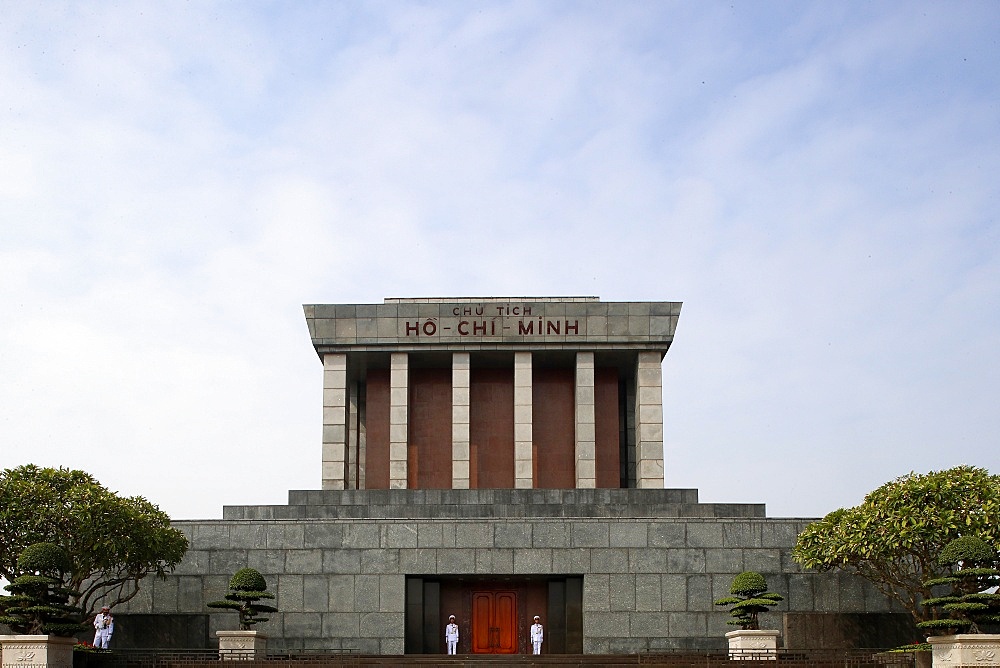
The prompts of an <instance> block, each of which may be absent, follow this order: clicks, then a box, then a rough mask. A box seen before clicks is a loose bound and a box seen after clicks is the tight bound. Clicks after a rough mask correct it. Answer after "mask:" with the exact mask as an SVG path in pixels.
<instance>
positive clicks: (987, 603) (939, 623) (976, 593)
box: [917, 535, 1000, 633]
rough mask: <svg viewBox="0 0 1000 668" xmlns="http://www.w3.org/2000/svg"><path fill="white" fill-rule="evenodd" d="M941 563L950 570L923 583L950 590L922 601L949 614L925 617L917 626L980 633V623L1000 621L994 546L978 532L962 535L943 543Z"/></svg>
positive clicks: (999, 581)
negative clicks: (936, 617)
mask: <svg viewBox="0 0 1000 668" xmlns="http://www.w3.org/2000/svg"><path fill="white" fill-rule="evenodd" d="M938 563H939V564H941V565H943V566H946V567H948V568H949V570H950V573H949V574H948V575H944V576H942V577H937V578H933V579H931V580H928V581H927V582H925V583H924V584H925V585H926V586H928V587H935V586H942V585H948V586H950V587H951V592H950V593H949V594H948V595H946V596H935V597H930V598H926V599H924V602H923V605H924V606H925V607H927V608H929V609H940V610H942V611H944V612H946V613H948V618H947V619H929V620H925V621H922V622H920V623H919V624H917V626H918V627H920V628H922V629H929V630H932V631H940V630H944V631H945V632H947V633H954V632H957V631H965V632H967V633H979V632H980V631H979V625H980V624H990V623H997V622H998V621H1000V594H998V593H996V587H997V585H1000V569H998V568H997V566H1000V555H998V554H997V551H996V549H995V548H993V547H992V546H991V545H990V544H989V543H987V542H986V541H984V540H983V539H981V538H979V537H978V536H971V535H970V536H961V537H959V538H956V539H955V540H953V541H951V542H950V543H948V544H947V545H945V546H944V548H943V549H942V550H941V555H940V557H939V558H938Z"/></svg>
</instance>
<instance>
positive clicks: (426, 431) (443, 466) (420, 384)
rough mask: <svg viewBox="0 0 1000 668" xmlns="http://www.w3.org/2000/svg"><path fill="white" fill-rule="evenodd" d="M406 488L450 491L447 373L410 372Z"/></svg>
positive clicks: (434, 371) (448, 386) (450, 454)
mask: <svg viewBox="0 0 1000 668" xmlns="http://www.w3.org/2000/svg"><path fill="white" fill-rule="evenodd" d="M409 386H410V387H409V407H408V413H407V428H408V430H409V436H408V438H407V442H408V445H407V464H406V473H407V487H409V488H410V489H451V459H452V453H451V417H452V411H451V369H410V372H409Z"/></svg>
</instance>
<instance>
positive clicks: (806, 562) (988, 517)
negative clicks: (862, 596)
mask: <svg viewBox="0 0 1000 668" xmlns="http://www.w3.org/2000/svg"><path fill="white" fill-rule="evenodd" d="M973 534H975V535H978V536H979V537H980V538H982V539H983V540H984V541H986V542H987V543H990V544H993V545H997V544H998V542H1000V476H996V475H991V474H990V472H989V471H987V470H986V469H983V468H977V467H973V466H956V467H955V468H952V469H947V470H944V471H931V472H930V473H927V474H917V473H910V474H908V475H905V476H902V477H900V478H897V479H895V480H893V481H891V482H888V483H886V484H884V485H882V486H881V487H879V488H878V489H876V490H874V491H872V492H870V493H869V494H868V495H867V496H865V499H864V501H863V502H862V503H861V505H859V506H855V507H854V508H847V509H844V508H841V509H839V510H835V511H833V512H831V513H829V514H828V515H827V516H826V517H824V518H823V519H821V520H819V521H816V522H813V523H812V524H810V525H809V526H807V527H806V528H805V530H803V531H802V532H801V533H800V534H799V537H798V540H797V541H796V543H795V548H794V550H793V551H792V555H793V557H794V558H795V561H797V562H798V563H799V564H802V565H803V566H805V567H807V568H814V569H816V570H819V571H829V570H845V571H847V572H852V573H856V574H858V575H860V576H861V577H863V578H865V579H866V580H868V581H869V582H871V583H872V585H873V586H874V587H875V588H876V589H877V590H878V591H879V592H881V593H882V594H883V595H884V596H886V597H887V598H890V599H892V600H895V601H897V602H899V603H900V604H901V605H902V606H903V607H904V608H905V609H906V610H908V611H909V612H910V614H912V615H913V617H914V619H915V620H916V621H918V622H920V621H926V620H928V619H933V618H935V617H937V616H939V615H940V614H941V610H940V609H938V608H933V607H924V606H923V605H922V604H921V601H922V600H923V599H927V598H931V597H932V593H931V591H930V588H929V587H927V586H926V585H925V584H924V583H925V582H926V581H928V580H934V579H935V578H938V577H941V576H942V575H945V574H946V573H947V568H946V567H944V566H942V565H941V564H939V563H938V560H937V558H938V555H939V554H941V550H942V549H944V547H945V545H947V544H948V543H950V542H951V541H953V540H954V539H956V538H958V537H960V536H962V535H973Z"/></svg>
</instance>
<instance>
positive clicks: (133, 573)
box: [0, 464, 188, 619]
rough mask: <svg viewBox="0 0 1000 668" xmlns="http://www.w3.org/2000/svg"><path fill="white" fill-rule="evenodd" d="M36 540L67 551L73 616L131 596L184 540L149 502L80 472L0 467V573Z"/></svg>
mask: <svg viewBox="0 0 1000 668" xmlns="http://www.w3.org/2000/svg"><path fill="white" fill-rule="evenodd" d="M42 542H52V543H58V544H59V545H62V546H63V547H65V549H66V550H67V552H68V553H69V558H70V561H71V564H72V567H71V568H70V569H69V570H68V572H67V579H66V583H67V586H68V587H69V589H70V590H72V591H73V592H74V593H73V594H72V595H71V596H70V599H71V602H72V603H73V604H74V605H76V606H77V607H79V608H80V610H81V611H80V613H79V614H80V619H84V618H86V617H89V616H92V615H93V613H94V612H95V611H96V608H97V606H98V604H103V605H110V606H114V605H117V604H119V603H123V602H125V601H128V600H130V599H131V598H132V597H134V596H135V595H136V594H137V593H138V591H139V582H140V580H142V579H143V578H144V577H145V576H146V575H149V574H155V575H158V576H163V575H165V574H166V573H168V572H170V571H172V570H173V568H174V566H176V565H177V563H179V562H180V560H181V558H182V557H183V556H184V553H185V552H186V551H187V545H188V543H187V538H185V536H184V534H183V533H181V532H180V531H178V530H176V529H173V528H171V527H170V518H169V517H167V515H166V513H164V512H162V511H161V510H160V509H159V508H157V507H156V506H155V505H153V504H152V503H150V502H149V501H147V500H146V499H144V498H142V497H139V496H134V497H127V498H123V497H120V496H118V495H117V494H115V493H114V492H111V491H109V490H107V489H106V488H104V487H103V486H101V485H100V483H98V482H97V480H95V479H94V478H93V477H92V476H91V475H89V474H88V473H85V472H83V471H75V470H70V469H65V468H59V469H54V468H40V467H38V466H34V465H31V464H28V465H25V466H20V467H17V468H14V469H6V470H4V471H2V472H0V576H3V577H4V578H6V579H7V580H8V581H11V582H13V580H14V578H15V577H17V576H18V575H19V573H18V567H17V559H18V555H20V554H21V553H22V552H23V551H24V549H25V548H27V547H28V546H30V545H33V544H35V543H42Z"/></svg>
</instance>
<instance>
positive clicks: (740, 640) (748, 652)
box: [726, 629, 781, 661]
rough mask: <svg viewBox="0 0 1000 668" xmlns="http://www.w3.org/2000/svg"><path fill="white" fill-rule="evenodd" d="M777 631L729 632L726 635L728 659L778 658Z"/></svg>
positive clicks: (756, 659) (778, 633)
mask: <svg viewBox="0 0 1000 668" xmlns="http://www.w3.org/2000/svg"><path fill="white" fill-rule="evenodd" d="M779 635H781V634H780V632H778V631H773V630H767V631H749V630H743V629H741V630H739V631H730V632H729V633H727V634H726V639H727V640H728V641H729V658H730V659H731V660H736V661H738V660H740V659H748V660H754V661H759V660H761V659H769V660H773V659H776V658H777V656H778V636H779Z"/></svg>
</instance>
